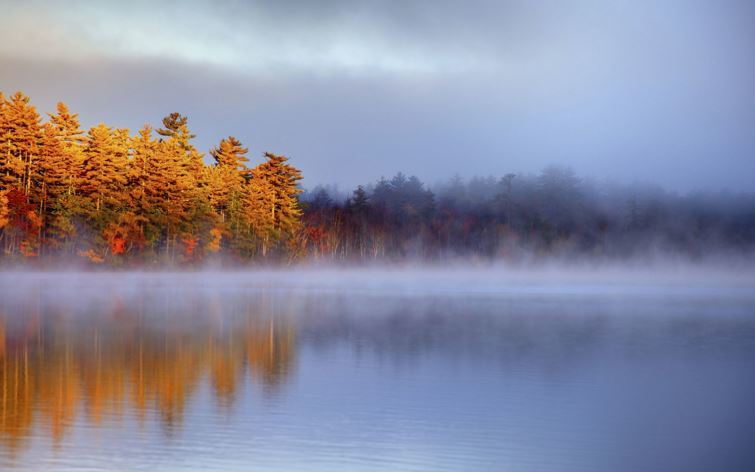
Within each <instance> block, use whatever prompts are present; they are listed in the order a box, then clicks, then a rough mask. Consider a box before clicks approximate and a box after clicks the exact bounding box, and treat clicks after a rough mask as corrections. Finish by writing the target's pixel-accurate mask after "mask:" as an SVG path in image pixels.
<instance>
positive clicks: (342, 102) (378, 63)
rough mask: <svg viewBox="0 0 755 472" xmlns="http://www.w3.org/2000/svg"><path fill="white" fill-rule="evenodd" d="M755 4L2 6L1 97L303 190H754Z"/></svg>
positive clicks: (724, 0) (331, 1) (654, 0)
mask: <svg viewBox="0 0 755 472" xmlns="http://www.w3.org/2000/svg"><path fill="white" fill-rule="evenodd" d="M753 45H755V2H752V1H749V0H707V1H703V0H573V1H563V0H540V1H525V0H495V1H494V0H490V1H488V0H478V1H472V0H468V1H458V2H456V1H450V0H448V1H437V0H436V1H432V0H424V1H422V0H418V1H411V0H403V1H401V0H395V1H392V0H385V1H379V0H375V1H370V2H367V1H358V0H351V1H348V0H321V1H307V0H276V1H269V2H261V1H260V2H248V1H214V2H211V1H199V0H197V1H191V0H186V1H170V0H167V1H161V2H148V1H139V0H136V1H130V2H109V1H105V0H101V1H75V0H74V1H65V2H63V1H60V2H55V1H49V2H42V1H35V0H26V1H20V0H19V1H10V0H0V90H1V91H3V92H5V93H6V94H9V93H12V92H13V91H16V90H22V91H24V92H25V93H26V94H28V95H30V96H31V98H32V102H33V103H34V104H35V105H37V107H38V109H39V110H40V111H41V112H51V111H54V107H55V103H56V102H57V101H61V100H62V101H64V102H65V103H66V104H68V105H69V107H70V108H71V109H72V110H73V111H75V112H78V113H79V115H80V118H81V121H82V123H83V124H84V125H86V126H91V125H94V124H96V123H99V122H105V123H107V124H108V125H111V126H114V127H128V128H131V129H132V131H134V132H135V131H136V129H138V128H139V127H140V126H142V125H143V124H144V123H151V124H153V125H159V123H160V120H161V118H162V117H163V116H166V115H167V114H169V113H171V112H174V111H178V112H180V113H182V114H185V115H187V116H188V117H189V125H190V128H191V129H192V130H193V131H194V132H195V133H196V134H197V139H196V144H197V146H198V147H199V148H200V149H202V150H204V151H207V150H209V149H210V148H211V147H212V146H214V145H216V144H217V143H218V141H220V139H222V138H224V137H226V136H229V135H232V136H235V137H237V138H238V139H240V140H241V141H242V143H244V144H245V145H246V146H248V147H249V149H250V154H251V161H252V163H257V162H260V161H261V159H262V158H261V156H262V153H263V152H265V151H271V152H275V153H278V154H285V155H287V156H289V157H290V158H291V160H292V163H293V164H294V165H297V166H298V167H300V168H301V169H302V170H303V172H304V176H305V181H304V183H305V186H308V187H311V186H314V185H316V184H338V185H339V187H341V188H342V189H346V190H348V189H350V188H351V187H353V186H355V185H356V184H360V183H367V182H371V181H374V180H376V179H378V178H379V177H380V176H386V177H390V176H391V175H393V174H395V173H396V172H398V171H403V172H404V173H407V174H416V175H417V176H419V177H420V178H421V179H423V180H425V181H427V182H430V183H432V182H437V181H439V180H442V179H445V178H448V177H451V176H452V175H455V174H459V175H461V176H462V177H471V176H474V175H482V176H486V175H493V176H501V175H504V174H506V173H509V172H514V173H518V174H521V173H524V174H528V173H537V172H539V171H540V170H541V169H542V168H544V167H545V166H547V165H550V164H557V165H562V166H569V167H571V168H573V169H574V170H575V171H576V172H577V173H578V174H580V175H583V176H586V177H590V178H594V179H596V180H608V181H617V182H627V183H629V182H635V181H641V182H650V183H657V184H660V185H664V186H666V187H668V188H670V189H673V190H679V191H690V190H693V189H697V188H705V189H713V190H717V189H730V190H734V191H755V183H754V182H755V86H753V84H755V53H754V52H753Z"/></svg>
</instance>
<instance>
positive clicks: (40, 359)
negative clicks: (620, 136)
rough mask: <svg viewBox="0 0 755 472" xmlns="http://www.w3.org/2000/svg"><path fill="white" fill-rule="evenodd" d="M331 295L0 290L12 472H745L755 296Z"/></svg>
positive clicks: (5, 446)
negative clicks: (289, 471)
mask: <svg viewBox="0 0 755 472" xmlns="http://www.w3.org/2000/svg"><path fill="white" fill-rule="evenodd" d="M384 275H385V274H384ZM330 277H331V278H327V277H325V276H322V277H314V278H312V277H308V278H306V280H308V281H309V282H308V283H307V284H302V283H300V280H299V281H298V282H292V283H290V284H288V285H287V284H285V283H281V282H280V280H283V279H285V275H284V274H283V273H277V274H275V275H271V276H268V277H262V276H248V275H244V274H236V275H217V274H215V275H212V274H193V275H183V276H174V277H171V276H167V275H164V274H163V275H160V274H152V275H125V274H87V275H73V274H48V275H34V274H3V275H2V280H1V282H2V283H1V284H0V388H1V390H0V469H2V470H113V469H115V470H176V471H178V470H292V469H296V470H334V469H336V470H337V469H340V470H386V469H396V470H514V471H517V470H523V471H524V470H619V471H621V470H627V471H629V470H728V471H738V470H742V471H745V470H751V469H750V468H749V466H750V464H752V463H755V452H753V451H752V448H751V445H752V444H751V443H752V438H753V437H755V409H754V408H753V406H755V405H754V403H755V400H753V399H754V398H755V375H753V369H752V365H753V361H754V360H755V309H754V308H755V296H753V295H752V293H753V291H752V290H750V288H751V287H749V286H748V285H747V283H745V284H743V285H742V284H740V285H738V286H737V285H736V284H733V285H732V284H728V285H726V286H722V285H720V284H719V285H718V286H712V287H711V286H704V285H702V284H701V282H700V281H697V282H695V283H693V284H687V285H685V284H682V283H675V284H671V285H667V286H664V287H665V289H659V285H658V284H657V283H653V284H646V285H642V284H640V283H637V282H636V281H635V282H634V283H632V284H623V285H622V284H609V285H607V284H605V283H595V284H586V283H585V281H584V280H579V281H577V282H572V283H570V284H566V285H564V284H561V285H558V284H555V283H553V281H548V282H547V283H543V284H540V285H533V284H531V283H526V284H523V285H521V286H520V288H521V289H516V285H512V284H511V283H507V284H505V286H504V285H500V289H499V290H496V289H495V287H496V284H501V283H502V281H501V280H499V281H497V282H496V280H491V279H490V277H486V278H485V280H486V281H485V282H483V281H482V280H481V279H477V280H476V279H474V278H472V279H470V278H469V277H467V276H463V277H460V278H458V279H456V280H452V281H449V280H448V279H442V278H437V277H438V276H436V278H435V279H427V278H426V279H425V285H424V286H422V284H418V286H417V287H420V288H421V289H418V290H407V285H406V284H407V280H408V279H406V278H402V276H401V275H400V274H399V275H395V274H394V276H393V277H387V278H386V279H385V281H384V283H382V284H380V283H378V284H376V283H374V282H375V279H374V277H373V278H370V281H371V282H370V284H364V283H362V284H360V283H359V280H360V279H359V277H360V276H359V275H355V276H354V277H348V276H343V277H342V278H340V279H338V278H332V277H333V276H332V274H331V275H330ZM302 280H303V279H302ZM362 280H366V279H362ZM463 280H466V284H467V285H465V282H463ZM509 282H510V281H509Z"/></svg>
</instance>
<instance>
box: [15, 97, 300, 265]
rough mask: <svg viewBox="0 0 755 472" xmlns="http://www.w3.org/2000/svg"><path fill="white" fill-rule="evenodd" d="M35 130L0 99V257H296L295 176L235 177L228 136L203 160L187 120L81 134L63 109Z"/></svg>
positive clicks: (237, 158) (275, 172) (243, 173)
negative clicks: (132, 130) (135, 129)
mask: <svg viewBox="0 0 755 472" xmlns="http://www.w3.org/2000/svg"><path fill="white" fill-rule="evenodd" d="M48 116H49V119H48V120H46V121H44V122H43V120H42V118H41V117H40V115H39V113H38V112H37V110H36V109H35V107H34V106H32V105H31V104H30V103H29V97H27V96H26V95H24V94H23V93H21V92H17V93H15V94H13V95H12V96H10V97H8V98H6V97H4V96H3V95H2V94H0V231H1V233H0V243H2V253H3V256H4V257H6V258H9V259H28V258H35V257H40V256H43V257H44V256H48V257H49V258H54V257H71V256H73V257H81V258H84V259H85V260H87V261H90V262H92V263H103V262H106V263H110V264H122V263H124V262H127V261H129V262H148V263H191V262H196V261H200V260H202V259H203V258H205V257H208V256H211V255H212V254H215V253H220V252H227V253H229V254H234V255H235V256H237V257H240V258H252V257H263V258H283V257H290V256H291V255H296V254H298V253H299V252H301V250H303V243H302V240H301V235H303V233H304V231H303V228H302V225H301V216H302V210H301V207H300V205H299V200H298V194H299V193H300V192H301V190H300V188H299V186H298V182H299V180H301V172H300V171H299V170H298V169H297V168H295V167H293V166H292V165H290V164H289V163H288V159H287V158H286V157H284V156H279V155H276V154H272V153H266V154H265V156H264V157H265V161H264V162H262V163H261V164H258V165H256V166H254V167H251V168H249V167H247V163H248V159H247V157H246V156H247V153H248V150H247V148H245V147H244V146H243V145H242V144H241V142H239V140H237V139H236V138H234V137H232V136H230V137H228V138H225V139H223V140H221V141H220V143H219V144H218V146H217V147H215V148H213V149H212V150H211V151H210V156H211V157H212V160H213V162H212V164H211V165H206V164H205V161H204V155H203V154H202V153H201V152H199V151H198V150H197V149H196V147H195V146H194V144H193V143H192V140H193V138H195V135H194V134H192V133H191V131H190V129H189V126H188V120H187V118H186V117H185V116H182V115H180V114H179V113H171V114H170V115H168V116H166V117H165V118H164V119H163V120H162V127H161V128H158V129H153V128H152V127H151V126H150V125H145V126H144V127H142V128H141V129H140V130H139V131H138V132H137V133H136V134H135V135H132V134H131V133H130V131H129V130H128V129H123V128H112V127H109V126H107V125H105V124H99V125H96V126H93V127H92V128H90V129H89V130H87V131H86V132H85V131H84V130H82V129H81V127H80V123H79V120H78V116H77V114H75V113H71V112H70V111H69V109H68V107H67V106H66V105H65V104H64V103H58V105H57V110H56V112H55V113H53V114H49V115H48Z"/></svg>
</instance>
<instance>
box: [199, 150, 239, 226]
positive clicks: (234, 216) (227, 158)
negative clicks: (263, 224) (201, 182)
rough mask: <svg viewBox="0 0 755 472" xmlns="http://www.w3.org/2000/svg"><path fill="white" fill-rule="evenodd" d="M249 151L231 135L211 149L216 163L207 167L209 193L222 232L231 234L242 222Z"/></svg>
mask: <svg viewBox="0 0 755 472" xmlns="http://www.w3.org/2000/svg"><path fill="white" fill-rule="evenodd" d="M248 152H249V150H248V149H247V148H245V147H243V146H242V145H241V142H240V141H239V140H238V139H236V138H234V137H233V136H229V137H228V138H225V139H223V140H221V141H220V144H219V145H218V147H216V148H214V149H212V150H211V151H210V154H211V155H212V157H213V159H214V160H215V165H214V166H211V167H208V168H207V184H208V194H209V200H210V204H211V205H212V208H213V210H214V211H215V212H216V214H217V215H218V217H219V220H220V221H219V224H220V226H221V228H217V229H218V230H220V231H221V232H222V231H223V230H225V231H227V232H229V233H230V234H233V233H235V232H238V231H239V230H240V229H241V227H242V226H243V225H244V213H245V210H246V209H245V207H244V189H245V186H246V177H247V175H248V173H249V170H248V169H247V167H246V162H247V161H248V159H247V158H246V154H247V153H248Z"/></svg>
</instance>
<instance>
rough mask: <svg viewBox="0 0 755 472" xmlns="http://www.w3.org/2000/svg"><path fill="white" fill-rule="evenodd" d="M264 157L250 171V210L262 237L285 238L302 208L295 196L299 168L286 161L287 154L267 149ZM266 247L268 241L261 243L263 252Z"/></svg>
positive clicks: (293, 228) (267, 238) (299, 174)
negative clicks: (270, 151) (260, 162)
mask: <svg viewBox="0 0 755 472" xmlns="http://www.w3.org/2000/svg"><path fill="white" fill-rule="evenodd" d="M265 158H266V159H267V161H266V162H263V163H262V164H259V165H258V166H256V167H255V168H254V169H252V172H251V174H252V176H251V185H250V186H249V191H250V193H251V194H252V197H251V200H252V203H253V205H255V208H253V209H251V210H250V211H252V212H253V213H254V215H255V219H256V221H255V222H254V223H253V227H256V228H258V231H260V232H261V233H262V234H264V238H265V241H269V240H270V239H271V238H273V239H277V240H285V239H286V238H288V237H290V236H292V235H293V234H294V232H295V231H296V230H297V229H298V228H299V226H300V224H301V216H302V210H301V207H300V205H299V199H298V195H299V194H300V193H301V189H300V188H299V187H298V182H299V181H300V180H301V171H300V170H299V169H297V168H296V167H293V166H292V165H290V164H287V161H288V158H287V157H285V156H278V155H275V154H272V153H269V152H268V153H265ZM265 214H267V215H266V216H263V215H265ZM267 248H268V244H266V245H265V246H263V253H266V252H267Z"/></svg>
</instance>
